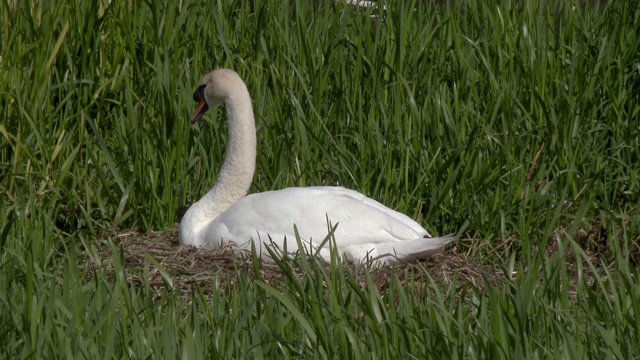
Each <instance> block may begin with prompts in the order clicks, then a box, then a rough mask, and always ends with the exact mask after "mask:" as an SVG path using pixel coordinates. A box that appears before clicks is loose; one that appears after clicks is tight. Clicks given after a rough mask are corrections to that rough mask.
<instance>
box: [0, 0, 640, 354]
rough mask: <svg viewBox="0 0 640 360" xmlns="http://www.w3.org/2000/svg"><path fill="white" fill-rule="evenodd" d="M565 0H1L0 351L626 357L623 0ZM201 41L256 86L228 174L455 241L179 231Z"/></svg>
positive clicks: (634, 296) (638, 220) (633, 315)
mask: <svg viewBox="0 0 640 360" xmlns="http://www.w3.org/2000/svg"><path fill="white" fill-rule="evenodd" d="M314 3H317V4H314ZM548 3H553V4H555V5H553V6H552V5H550V4H548ZM580 3H582V2H581V1H569V0H560V1H549V2H547V1H543V0H539V1H517V2H516V1H502V2H498V4H496V2H493V1H481V0H468V1H464V6H462V5H461V1H451V2H450V3H448V4H447V5H436V4H432V2H431V1H427V0H423V1H420V2H419V4H415V3H412V2H411V1H397V2H390V3H389V4H388V5H387V7H386V10H384V11H378V10H377V8H370V9H366V8H359V7H354V6H349V5H345V4H341V3H337V2H329V1H325V2H314V1H298V2H286V1H276V0H265V1H262V0H255V1H217V2H204V1H203V2H197V1H188V0H184V1H180V2H178V1H175V2H170V1H154V0H149V1H113V2H110V3H109V2H107V1H104V0H100V1H55V2H53V1H52V2H49V1H41V2H38V1H11V0H4V1H2V2H0V37H1V41H0V102H1V104H0V119H1V122H0V189H1V190H2V193H1V195H0V196H1V200H0V358H90V359H98V358H132V359H140V358H177V357H182V358H189V359H196V358H203V359H210V358H234V359H241V358H251V359H253V358H274V357H280V358H290V357H296V358H305V359H307V358H340V359H347V358H348V359H372V358H389V359H400V358H403V359H404V358H417V359H424V358H464V359H470V358H481V359H487V358H491V359H493V358H514V359H522V358H528V359H533V358H545V359H546V358H566V359H585V358H607V359H613V358H618V359H633V358H636V359H637V358H640V355H639V354H640V319H639V318H638V317H639V316H640V283H639V280H638V276H639V275H640V272H639V270H638V269H639V266H640V211H639V209H640V205H639V204H640V5H638V3H637V2H635V1H617V0H615V1H601V2H599V3H600V6H599V7H595V5H589V4H590V2H587V4H584V5H581V4H580ZM217 67H229V68H232V69H234V70H236V71H237V72H238V73H239V74H240V75H241V76H242V77H243V78H244V79H245V80H246V83H247V85H248V87H249V89H250V91H251V93H252V95H253V100H254V109H255V113H256V121H257V127H258V146H259V148H258V163H257V171H256V175H255V178H254V184H253V187H252V190H251V191H252V192H259V191H264V190H268V189H279V188H284V187H287V186H306V185H322V184H328V185H333V184H339V185H343V186H346V187H349V188H352V189H356V190H358V191H361V192H363V193H365V194H366V195H368V196H371V197H373V198H376V199H378V200H380V201H381V202H383V203H385V204H386V205H388V206H390V207H392V208H395V209H397V210H399V211H401V212H403V213H406V214H407V215H409V216H411V217H412V218H415V219H417V220H418V221H419V222H420V223H421V224H423V225H424V226H425V227H426V228H427V229H428V230H430V231H431V232H432V233H434V234H435V235H443V234H448V233H454V232H459V233H460V234H461V240H460V241H459V242H458V243H457V244H456V245H454V246H452V247H449V248H448V249H447V250H446V254H444V255H441V256H437V257H435V258H434V259H432V260H429V261H424V262H420V263H413V264H407V265H403V266H398V267H396V268H390V269H366V268H364V269H363V268H356V267H353V266H347V265H344V264H340V263H338V259H335V260H334V261H333V262H332V263H331V264H324V263H322V262H320V261H318V260H316V259H312V258H306V257H299V258H296V259H291V260H287V261H283V262H278V263H275V264H261V263H260V262H259V261H258V260H255V259H252V258H251V257H250V256H249V257H248V258H237V259H234V257H233V256H230V255H229V254H228V252H226V251H224V249H222V250H218V251H217V252H215V251H214V252H211V251H204V250H200V251H196V250H191V249H181V248H179V247H178V246H177V245H176V244H175V242H176V241H177V235H176V230H175V229H176V226H177V223H178V220H179V216H180V213H181V210H182V209H184V207H185V206H188V205H189V204H191V203H192V202H194V201H196V200H197V199H198V198H199V196H201V195H202V194H203V193H204V192H206V191H207V190H208V189H209V187H210V186H211V185H212V184H213V182H214V180H215V176H216V172H217V171H218V169H219V166H220V164H221V162H222V159H223V157H224V150H225V146H226V125H225V123H224V110H223V109H217V110H215V111H211V112H210V114H209V115H208V116H207V117H206V118H205V119H203V120H201V121H200V122H199V123H198V124H197V125H195V126H192V125H191V124H190V123H189V121H188V119H189V116H190V114H191V113H192V112H193V110H194V109H195V103H194V102H193V100H192V94H193V90H194V89H195V87H196V86H197V83H198V81H199V79H200V77H201V76H202V75H203V74H205V73H206V72H208V71H210V70H212V69H214V68H217Z"/></svg>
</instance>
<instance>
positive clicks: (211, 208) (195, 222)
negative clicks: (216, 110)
mask: <svg viewBox="0 0 640 360" xmlns="http://www.w3.org/2000/svg"><path fill="white" fill-rule="evenodd" d="M235 85H236V86H235V87H233V88H232V89H230V91H229V96H228V97H227V98H226V99H225V107H226V110H227V124H228V131H229V138H228V144H227V153H226V156H225V159H224V163H223V164H222V168H221V169H220V173H219V174H218V180H217V181H216V183H215V185H214V186H213V188H211V190H209V192H207V193H206V194H205V195H204V196H203V197H202V198H201V199H200V200H199V201H198V202H196V203H195V204H193V205H192V206H191V207H190V208H189V210H187V212H186V213H185V215H184V217H183V219H182V223H181V225H180V240H181V242H183V243H187V244H191V245H197V246H198V245H203V244H204V242H206V241H207V239H206V238H205V236H206V234H204V230H205V228H206V226H207V225H208V224H209V223H211V222H212V221H213V220H214V219H215V218H217V217H218V216H219V215H220V214H222V213H223V212H224V211H226V210H227V209H228V208H230V207H231V206H232V205H233V204H235V203H236V202H237V201H238V200H240V199H241V198H243V197H244V196H245V195H246V194H247V192H248V191H249V188H250V187H251V182H252V180H253V173H254V171H255V164H256V128H255V121H254V118H253V109H252V106H251V97H250V95H249V91H248V90H247V88H246V86H245V85H244V84H243V83H239V84H235Z"/></svg>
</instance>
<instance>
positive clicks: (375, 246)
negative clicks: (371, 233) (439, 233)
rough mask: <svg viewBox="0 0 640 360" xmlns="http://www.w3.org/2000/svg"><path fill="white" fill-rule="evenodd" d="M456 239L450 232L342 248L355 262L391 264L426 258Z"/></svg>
mask: <svg viewBox="0 0 640 360" xmlns="http://www.w3.org/2000/svg"><path fill="white" fill-rule="evenodd" d="M457 239H458V237H457V236H455V235H454V234H450V235H447V236H443V237H438V238H419V239H416V240H409V241H398V242H388V243H367V244H358V245H350V246H347V247H345V248H343V249H342V250H343V252H344V254H345V255H346V256H347V259H348V260H349V261H352V262H354V263H356V264H358V263H361V262H371V263H373V264H376V263H377V264H379V265H392V264H397V263H399V262H404V261H411V260H413V259H423V258H427V257H429V256H430V255H432V254H435V253H437V252H440V251H441V250H442V248H443V247H444V246H445V245H447V244H448V243H450V242H452V241H455V240H457Z"/></svg>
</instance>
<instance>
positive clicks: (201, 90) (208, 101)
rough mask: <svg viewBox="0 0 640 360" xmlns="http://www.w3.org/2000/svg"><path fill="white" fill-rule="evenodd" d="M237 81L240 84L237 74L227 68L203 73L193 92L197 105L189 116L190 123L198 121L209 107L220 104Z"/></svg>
mask: <svg viewBox="0 0 640 360" xmlns="http://www.w3.org/2000/svg"><path fill="white" fill-rule="evenodd" d="M238 82H239V83H240V84H242V80H241V79H240V77H239V76H238V74H236V73H235V72H234V71H232V70H228V69H216V70H213V71H212V72H210V73H208V74H207V75H205V76H204V77H203V78H202V80H200V85H199V86H198V88H197V89H196V91H195V92H194V93H193V100H194V101H195V102H197V103H198V107H197V108H196V111H195V112H194V113H193V115H192V116H191V123H192V124H193V123H195V122H196V121H198V119H200V118H201V117H202V115H204V113H206V112H207V110H209V109H210V108H212V107H214V106H217V105H220V104H222V103H223V102H224V101H225V100H226V99H227V98H228V97H229V94H230V92H231V91H232V90H233V88H234V87H235V85H236V84H237V83H238Z"/></svg>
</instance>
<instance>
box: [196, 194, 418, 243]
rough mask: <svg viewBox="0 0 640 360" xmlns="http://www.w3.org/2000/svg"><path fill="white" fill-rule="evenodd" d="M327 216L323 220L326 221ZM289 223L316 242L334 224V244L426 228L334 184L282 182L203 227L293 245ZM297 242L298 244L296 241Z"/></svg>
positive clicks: (387, 238) (233, 237)
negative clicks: (283, 184) (295, 185)
mask: <svg viewBox="0 0 640 360" xmlns="http://www.w3.org/2000/svg"><path fill="white" fill-rule="evenodd" d="M327 220H328V222H329V223H328V222H327ZM294 224H295V226H296V227H297V229H298V232H299V234H300V237H301V239H302V240H303V241H306V242H312V243H313V244H315V245H318V244H320V243H321V242H322V241H323V240H324V238H325V237H326V236H327V234H328V233H329V228H330V226H335V225H336V224H337V229H336V232H335V239H336V244H337V246H338V248H342V247H345V246H350V245H357V244H364V243H384V242H397V241H406V240H414V239H417V238H422V237H424V236H426V235H428V233H427V232H426V230H424V229H423V228H422V227H421V226H420V225H419V224H418V223H416V222H415V221H413V220H411V219H410V218H409V217H407V216H406V215H403V214H400V213H398V212H396V211H394V210H391V209H389V208H387V207H385V206H383V205H382V204H380V203H379V202H377V201H375V200H373V199H369V198H367V197H365V196H364V195H362V194H360V193H358V192H356V191H353V190H347V189H344V188H339V187H308V188H287V189H283V190H278V191H268V192H263V193H257V194H252V195H249V196H246V197H245V198H243V199H241V200H240V201H238V202H237V203H236V204H234V205H233V206H232V207H231V208H229V209H228V210H227V211H225V212H224V213H223V214H221V215H220V216H219V217H218V218H216V219H215V220H214V221H213V222H212V223H211V224H210V225H209V226H208V228H207V239H208V240H209V241H212V242H218V241H220V239H224V240H227V241H233V242H235V243H237V244H239V245H240V243H244V242H246V241H247V240H248V239H249V238H252V239H254V240H257V238H259V239H260V242H262V243H264V242H265V241H266V240H265V239H268V241H272V242H275V243H278V244H280V245H283V243H284V241H283V239H284V238H285V237H286V238H287V240H288V242H287V250H289V249H293V246H295V235H294ZM296 248H297V247H296Z"/></svg>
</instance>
